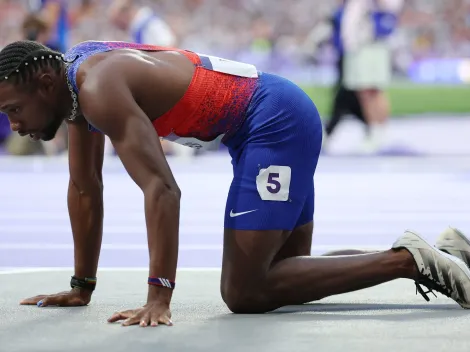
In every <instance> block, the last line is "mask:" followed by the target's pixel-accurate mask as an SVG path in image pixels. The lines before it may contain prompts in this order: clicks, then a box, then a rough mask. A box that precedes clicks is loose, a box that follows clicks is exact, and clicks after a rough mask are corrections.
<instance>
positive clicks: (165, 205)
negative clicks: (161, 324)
mask: <svg viewBox="0 0 470 352" xmlns="http://www.w3.org/2000/svg"><path fill="white" fill-rule="evenodd" d="M124 60H126V59H124ZM116 65H117V67H113V64H109V65H108V66H107V67H98V68H97V69H96V70H95V69H93V72H89V73H88V74H87V78H86V80H85V82H84V83H83V84H82V87H81V92H80V104H81V107H82V110H83V112H84V114H85V116H86V117H87V119H88V120H89V121H90V122H91V123H92V124H93V125H94V126H95V127H96V128H98V129H99V130H101V131H103V132H104V133H105V134H106V135H108V136H109V137H110V139H111V141H112V143H113V145H114V148H115V149H116V152H117V153H118V155H119V157H120V159H121V161H122V162H123V164H124V167H125V168H126V170H127V172H128V173H129V175H130V176H131V177H132V179H133V180H134V182H135V183H136V184H137V185H138V186H139V187H140V189H141V190H142V192H143V194H144V200H145V218H146V225H147V238H148V245H149V252H150V268H149V274H150V276H156V277H163V278H166V279H169V280H174V279H175V276H176V266H177V259H178V230H179V212H180V196H181V194H180V190H179V188H178V186H177V184H176V181H175V179H174V178H173V175H172V173H171V170H170V168H169V166H168V163H167V161H166V158H165V156H164V154H163V151H162V147H161V144H160V141H159V138H158V135H157V133H156V132H155V129H154V127H153V126H152V123H151V122H150V120H149V118H148V116H147V115H146V114H145V113H144V112H143V111H142V110H141V109H140V107H139V105H138V104H137V103H136V102H135V100H134V97H133V95H132V93H131V91H130V89H129V88H128V87H129V85H130V84H129V80H132V79H135V77H145V74H142V72H139V63H137V64H136V65H126V64H124V65H123V64H122V62H116ZM100 66H103V65H100ZM115 72H119V75H116V74H115ZM139 79H141V78H139ZM171 293H172V290H168V289H167V288H160V287H156V286H150V287H149V297H148V298H149V300H153V299H161V300H163V301H165V302H167V303H169V302H170V300H171Z"/></svg>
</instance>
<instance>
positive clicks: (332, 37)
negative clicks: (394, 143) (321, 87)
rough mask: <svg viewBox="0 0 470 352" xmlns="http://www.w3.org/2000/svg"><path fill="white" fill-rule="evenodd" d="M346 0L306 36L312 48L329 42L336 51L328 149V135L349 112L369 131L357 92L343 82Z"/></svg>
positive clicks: (328, 126)
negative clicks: (335, 78) (343, 18)
mask: <svg viewBox="0 0 470 352" xmlns="http://www.w3.org/2000/svg"><path fill="white" fill-rule="evenodd" d="M346 1H347V0H342V1H340V2H339V4H338V8H337V9H336V11H335V12H334V13H333V15H332V16H329V17H327V18H325V19H324V20H322V21H320V22H319V23H318V24H317V25H316V26H315V27H314V28H313V29H312V31H311V32H310V34H309V36H308V38H307V45H308V46H309V47H313V48H314V50H315V49H316V48H318V47H319V46H320V45H321V44H323V43H325V42H329V43H331V44H332V46H333V47H334V49H335V52H336V71H337V80H336V82H335V85H334V87H333V89H334V93H333V94H334V98H333V101H332V106H331V116H330V119H329V120H328V122H327V124H326V127H325V133H324V135H323V150H324V151H328V145H329V143H328V142H329V141H330V137H331V136H332V134H333V132H334V131H335V129H336V127H337V126H338V124H339V122H340V121H341V120H342V119H343V117H344V116H346V115H348V114H351V115H352V116H353V117H355V118H357V119H358V120H359V121H361V122H363V123H364V124H365V126H366V133H369V128H368V127H369V124H368V122H367V121H366V119H365V116H364V112H363V109H362V106H361V104H360V101H359V99H358V96H357V93H356V91H354V90H351V89H347V88H346V87H345V86H344V82H343V76H344V74H343V63H344V50H343V43H342V39H341V23H342V17H343V12H344V6H345V3H346Z"/></svg>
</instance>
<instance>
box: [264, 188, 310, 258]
mask: <svg viewBox="0 0 470 352" xmlns="http://www.w3.org/2000/svg"><path fill="white" fill-rule="evenodd" d="M314 211H315V194H314V187H313V181H312V188H311V192H310V195H308V196H307V199H306V200H305V203H304V206H303V208H302V211H301V213H300V216H299V219H298V220H297V223H296V225H295V228H294V230H293V231H292V232H291V234H290V235H289V237H288V238H287V240H286V242H285V243H284V244H283V245H282V247H281V248H280V249H279V251H278V253H277V254H276V256H275V257H274V260H273V265H274V264H275V263H277V262H278V261H280V260H283V259H287V258H292V257H299V256H309V255H310V254H311V252H312V238H313V213H314Z"/></svg>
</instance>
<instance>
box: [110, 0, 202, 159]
mask: <svg viewBox="0 0 470 352" xmlns="http://www.w3.org/2000/svg"><path fill="white" fill-rule="evenodd" d="M109 19H110V21H111V23H112V24H113V25H114V26H115V27H117V28H119V29H121V30H123V31H125V32H127V33H128V34H129V35H130V37H131V38H132V41H133V42H134V43H136V44H147V45H158V46H167V47H174V46H176V36H175V34H174V33H173V31H172V30H171V28H170V26H169V25H168V24H167V23H166V22H165V21H164V20H163V19H162V18H160V17H159V16H157V14H156V13H155V11H153V10H152V9H151V8H150V7H147V6H142V5H138V4H135V1H132V0H114V1H113V3H112V4H111V7H110V9H109ZM161 142H162V147H163V150H164V151H165V154H172V153H175V154H177V155H180V156H189V155H193V153H194V149H192V148H188V147H185V146H181V145H174V144H173V143H170V142H168V141H161ZM106 149H107V151H109V150H112V147H111V146H110V145H109V143H107V145H106Z"/></svg>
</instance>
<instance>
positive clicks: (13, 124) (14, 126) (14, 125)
mask: <svg viewBox="0 0 470 352" xmlns="http://www.w3.org/2000/svg"><path fill="white" fill-rule="evenodd" d="M10 128H11V130H12V131H13V132H18V131H19V130H20V129H21V125H20V124H19V123H18V122H11V121H10Z"/></svg>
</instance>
